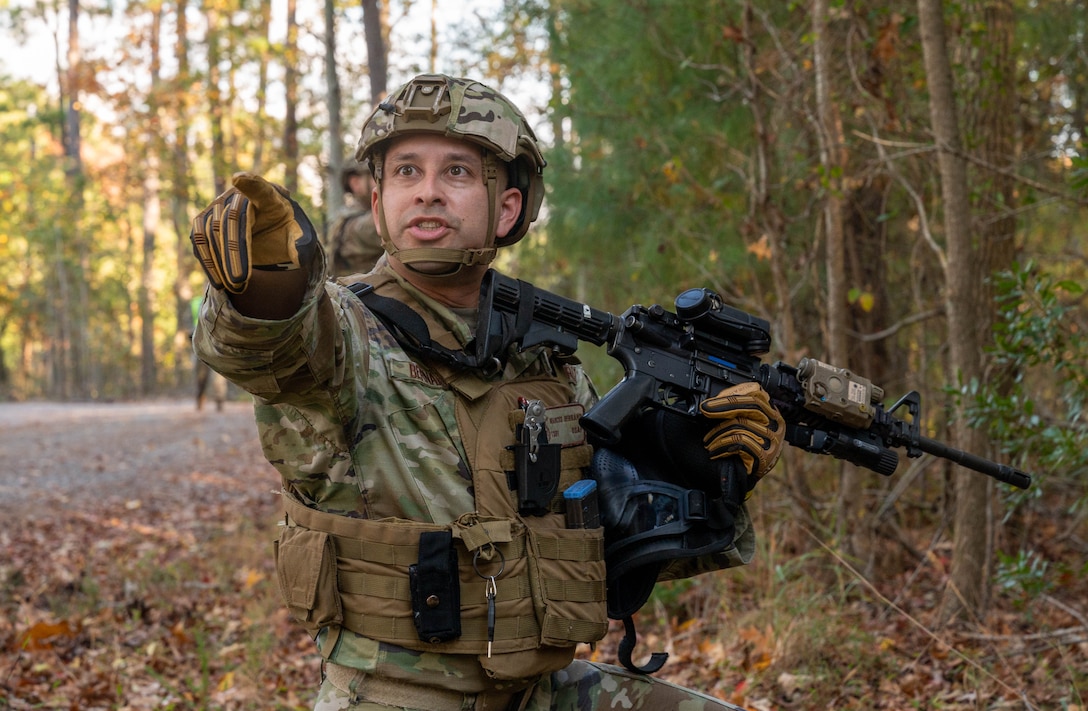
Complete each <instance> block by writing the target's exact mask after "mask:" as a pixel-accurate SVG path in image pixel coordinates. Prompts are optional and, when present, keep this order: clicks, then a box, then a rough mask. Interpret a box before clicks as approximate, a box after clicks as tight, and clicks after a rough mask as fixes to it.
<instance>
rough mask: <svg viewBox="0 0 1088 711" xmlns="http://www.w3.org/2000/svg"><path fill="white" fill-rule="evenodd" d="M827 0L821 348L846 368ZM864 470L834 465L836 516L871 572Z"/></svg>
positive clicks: (822, 66)
mask: <svg viewBox="0 0 1088 711" xmlns="http://www.w3.org/2000/svg"><path fill="white" fill-rule="evenodd" d="M827 6H828V0H813V3H812V36H813V59H814V62H813V65H814V68H815V72H814V73H815V78H816V113H817V117H818V124H817V131H816V134H817V140H818V143H819V146H820V165H821V167H822V168H823V173H824V180H825V186H824V193H825V197H824V205H823V217H824V220H823V222H824V237H825V242H826V252H825V262H824V264H825V272H826V279H827V354H826V358H827V360H828V362H830V363H834V364H835V365H837V366H839V367H841V368H850V362H849V347H848V344H847V342H846V325H847V318H848V316H849V313H848V310H847V284H846V247H845V238H844V235H843V217H842V213H843V174H844V171H845V169H846V159H845V156H844V155H843V146H844V145H845V141H844V140H843V136H842V121H841V119H840V117H839V113H838V110H837V107H836V106H835V104H834V102H833V101H832V93H831V41H830V37H829V27H828V18H827V14H828V13H827ZM865 476H866V475H865V474H864V473H862V472H861V471H860V470H859V468H858V467H856V466H854V465H852V464H849V463H846V462H843V463H842V464H841V465H840V474H839V495H838V497H837V498H838V505H837V508H838V516H837V518H838V521H839V528H840V531H839V535H840V537H841V539H842V541H843V543H844V545H845V547H846V551H847V553H848V554H849V555H850V556H851V557H853V558H855V559H857V560H859V561H861V564H862V568H863V571H864V572H865V574H866V575H868V574H869V573H870V572H871V567H872V560H871V555H870V549H871V546H870V545H869V542H868V536H867V534H866V532H865V531H863V530H858V523H859V522H860V521H864V520H865V519H866V516H865V503H866V502H865V499H864V497H862V496H859V495H858V494H859V492H860V491H861V490H862V488H863V487H864V485H865V481H864V479H865Z"/></svg>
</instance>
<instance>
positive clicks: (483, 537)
mask: <svg viewBox="0 0 1088 711" xmlns="http://www.w3.org/2000/svg"><path fill="white" fill-rule="evenodd" d="M283 502H284V507H285V510H286V512H287V516H288V525H289V526H297V527H300V528H305V529H309V530H314V531H321V532H325V533H327V534H329V535H330V537H331V538H332V542H333V546H332V548H333V550H335V555H336V568H337V588H338V591H337V594H338V595H339V597H340V602H341V604H342V607H343V622H342V626H343V627H344V628H345V629H347V630H350V631H352V632H356V633H358V634H361V635H363V636H365V637H369V638H371V639H376V640H380V641H386V642H392V643H394V644H397V645H400V646H402V647H406V648H409V649H416V650H421V651H434V652H442V653H455V654H477V655H479V654H483V653H484V652H485V651H486V648H487V638H488V635H487V605H486V604H485V601H486V599H487V598H486V593H485V587H484V586H485V583H486V579H485V578H483V577H480V575H479V574H478V573H477V569H476V568H474V567H473V553H472V552H471V551H472V549H470V548H468V547H467V546H466V545H465V544H466V541H472V543H473V544H477V543H480V542H481V541H483V542H484V543H483V544H482V545H480V546H477V550H480V551H481V555H480V557H479V559H478V560H477V568H478V569H479V573H482V574H484V575H492V574H497V573H498V572H499V569H500V568H502V574H501V575H496V578H497V585H496V600H495V604H496V621H495V634H494V643H493V654H496V655H498V654H502V653H504V652H522V651H526V650H531V649H535V648H537V647H539V646H540V644H541V641H542V639H543V640H548V641H549V643H551V644H557V640H565V641H566V645H569V646H573V644H575V643H576V642H579V641H594V640H596V639H600V638H601V637H602V636H603V635H604V633H605V631H606V630H607V621H605V622H603V623H600V622H596V621H587V620H584V619H577V615H575V616H573V618H570V617H568V616H565V615H564V614H563V611H564V610H567V609H570V606H571V605H574V606H576V607H577V606H578V605H580V604H585V603H590V604H599V603H601V602H603V600H604V599H605V595H606V588H605V585H604V582H603V576H602V579H601V580H593V581H577V580H574V581H572V580H565V579H562V578H560V577H557V576H553V575H551V574H549V573H548V571H555V570H556V569H557V566H559V567H574V568H582V567H584V566H587V565H596V564H600V565H603V556H604V551H603V542H602V541H601V540H600V538H589V537H586V536H584V535H578V534H579V533H581V532H579V531H574V532H572V533H573V536H574V537H569V536H571V535H572V533H568V532H562V531H561V530H559V531H560V535H558V536H556V535H550V534H553V533H555V531H546V532H544V533H543V534H542V535H534V533H533V532H530V531H529V530H528V529H527V528H526V526H525V525H524V524H523V523H521V522H519V521H517V520H512V519H511V520H494V519H491V520H486V519H476V518H475V517H474V516H472V515H470V516H465V517H462V518H461V519H459V520H458V521H456V522H454V523H453V524H451V525H450V526H449V527H444V526H436V525H432V524H423V523H417V522H413V521H406V520H401V519H385V520H380V521H375V520H368V519H356V518H348V517H345V516H338V515H335V514H329V513H325V512H321V511H317V510H314V509H311V508H309V507H307V506H305V505H303V504H302V503H300V502H299V501H298V500H297V499H295V498H294V496H292V495H291V494H289V493H287V492H284V494H283ZM446 528H449V529H451V530H452V531H453V535H454V537H455V539H458V540H460V541H461V544H458V546H457V550H458V561H459V564H458V568H459V580H460V587H461V590H460V594H461V601H462V606H461V628H462V633H461V636H460V637H459V638H458V639H456V640H452V641H449V642H442V643H437V644H435V643H429V642H424V641H421V640H420V639H419V635H418V633H417V631H416V628H415V624H414V622H413V619H412V606H411V597H410V592H409V578H408V566H409V565H412V564H414V563H416V562H417V560H418V556H419V551H418V545H417V543H418V540H419V534H420V533H422V532H425V531H435V530H443V529H446ZM534 547H535V549H536V552H535V553H532V552H531V549H532V548H534ZM488 549H493V550H494V551H496V552H497V553H501V556H500V555H498V554H493V555H492V558H491V560H484V556H483V551H486V550H488ZM500 559H501V560H502V561H504V562H500ZM531 559H533V560H531ZM534 581H535V584H534ZM553 610H554V611H553ZM541 620H542V621H543V624H542V623H541Z"/></svg>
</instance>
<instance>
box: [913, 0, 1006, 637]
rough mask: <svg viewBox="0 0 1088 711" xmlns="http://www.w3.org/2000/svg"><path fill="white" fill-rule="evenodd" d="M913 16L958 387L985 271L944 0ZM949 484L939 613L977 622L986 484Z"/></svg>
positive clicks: (974, 353) (972, 352) (970, 435)
mask: <svg viewBox="0 0 1088 711" xmlns="http://www.w3.org/2000/svg"><path fill="white" fill-rule="evenodd" d="M918 17H919V28H920V31H921V38H922V50H923V54H924V57H925V69H926V81H927V84H928V86H929V111H930V120H931V122H932V124H933V135H934V137H935V139H936V142H937V148H938V152H937V161H938V167H939V170H940V176H941V197H942V200H943V203H944V228H945V233H946V240H947V256H948V259H947V273H946V275H945V278H946V282H947V288H946V291H945V308H946V311H947V314H948V329H949V334H948V342H949V350H950V357H949V360H950V363H949V373H950V377H951V378H952V380H953V382H952V383H951V385H952V386H954V387H957V388H958V387H959V386H960V385H962V384H966V383H968V382H970V381H971V379H973V378H977V377H979V376H980V374H981V369H982V358H981V348H980V345H981V344H980V333H979V326H980V324H982V323H984V320H985V317H986V309H985V304H984V302H983V294H982V293H981V291H982V290H981V284H982V277H983V274H982V273H981V268H980V264H979V253H978V249H977V247H976V245H975V241H974V236H973V234H972V227H971V212H970V210H971V205H970V193H969V191H968V187H967V163H966V161H965V160H964V151H963V141H962V139H961V136H960V128H959V118H958V113H957V110H956V103H955V96H954V89H953V83H952V66H951V62H950V60H949V56H948V45H947V40H946V38H945V24H944V14H943V7H942V2H941V0H918ZM963 406H964V403H963V402H962V401H960V402H958V403H957V412H956V421H955V427H954V434H955V440H956V446H958V447H959V448H961V449H965V450H967V451H969V452H982V451H983V449H982V447H983V446H984V445H985V438H984V436H983V435H984V433H983V432H982V431H980V430H979V429H978V428H972V427H969V426H968V425H967V423H966V421H965V419H964V416H963V415H964V413H963ZM954 480H955V515H954V519H953V526H954V534H953V552H952V573H951V580H950V583H949V588H948V590H947V592H946V595H945V607H944V611H943V613H942V618H943V620H944V621H946V622H947V621H951V620H953V619H955V618H957V617H959V616H960V615H961V614H966V615H969V616H971V617H973V618H975V619H980V618H981V617H982V616H983V615H984V614H985V608H986V605H987V602H988V600H987V596H988V591H989V572H990V570H989V560H988V557H987V555H988V546H989V540H990V523H991V522H990V518H991V517H990V515H989V512H990V502H989V496H988V490H989V483H988V481H987V480H986V478H985V477H978V476H972V475H970V474H969V473H967V472H959V473H957V475H956V476H955V479H954Z"/></svg>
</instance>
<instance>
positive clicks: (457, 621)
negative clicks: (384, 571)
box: [408, 531, 461, 644]
mask: <svg viewBox="0 0 1088 711" xmlns="http://www.w3.org/2000/svg"><path fill="white" fill-rule="evenodd" d="M408 579H409V583H410V588H411V592H412V613H413V614H412V618H413V620H414V621H415V623H416V632H417V633H418V634H419V638H420V639H421V640H423V641H424V642H430V643H432V644H438V643H439V642H449V641H450V640H451V639H457V638H458V637H460V636H461V586H460V583H459V581H458V578H457V549H455V548H454V547H453V534H452V533H451V532H450V531H428V532H425V533H421V534H419V562H418V563H416V564H415V565H411V566H408Z"/></svg>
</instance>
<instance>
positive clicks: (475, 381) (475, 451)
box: [276, 277, 608, 680]
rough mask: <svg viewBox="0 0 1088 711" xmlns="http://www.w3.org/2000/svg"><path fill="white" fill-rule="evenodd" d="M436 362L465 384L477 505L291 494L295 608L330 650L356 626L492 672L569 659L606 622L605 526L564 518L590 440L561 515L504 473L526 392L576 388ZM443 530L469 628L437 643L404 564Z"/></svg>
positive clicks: (572, 464) (464, 417)
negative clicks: (341, 510)
mask: <svg viewBox="0 0 1088 711" xmlns="http://www.w3.org/2000/svg"><path fill="white" fill-rule="evenodd" d="M378 278H379V279H381V277H378ZM374 286H375V287H376V290H377V292H378V293H379V294H381V295H384V296H390V297H394V298H397V299H398V300H401V301H403V302H405V303H408V304H412V299H411V297H410V296H409V295H408V294H407V293H406V292H404V290H403V289H402V288H401V287H400V286H399V285H398V284H397V283H396V281H394V280H393V279H392V278H386V279H382V280H381V281H380V282H375V283H374ZM415 310H416V311H417V312H418V313H419V314H420V315H421V316H422V317H423V318H424V320H425V321H426V323H427V326H428V328H429V329H430V333H431V337H432V339H434V340H435V341H437V342H439V343H441V344H442V345H444V346H446V347H448V348H457V347H458V344H457V343H456V341H455V340H454V339H453V336H452V334H449V333H448V332H446V331H445V329H443V328H442V326H441V325H440V324H438V323H437V322H436V321H435V320H434V318H433V317H431V316H430V315H429V313H428V312H427V310H426V309H422V308H418V307H415ZM428 367H429V368H431V370H433V371H434V372H436V373H438V374H439V375H440V377H441V378H442V379H443V380H444V382H445V383H446V385H447V386H448V387H449V388H450V389H452V390H454V391H456V392H457V394H458V400H457V407H456V413H457V422H458V427H459V429H460V431H461V434H462V440H463V445H464V450H465V452H466V454H467V456H468V459H469V461H468V462H467V463H468V465H469V467H470V469H471V471H472V480H473V487H474V495H475V503H476V511H474V512H467V513H465V514H464V515H463V516H461V517H460V518H459V519H457V520H456V521H454V522H453V523H451V524H449V525H447V526H438V525H434V524H426V523H418V522H414V521H408V520H403V519H379V520H364V519H355V518H348V517H344V516H337V515H335V514H329V513H325V512H321V511H317V510H315V509H312V508H309V507H307V506H305V505H303V504H302V503H301V502H299V501H298V500H297V499H295V498H294V497H293V496H291V495H290V494H289V493H287V492H284V497H283V498H284V506H285V510H286V517H285V521H286V527H285V528H284V529H283V531H282V533H281V536H280V539H279V541H278V543H277V548H276V558H277V571H278V573H279V579H280V585H281V591H282V592H283V594H284V597H285V599H286V601H287V604H288V607H289V608H290V610H291V612H292V614H293V615H294V616H295V618H296V619H298V620H299V621H300V622H301V623H303V625H304V626H306V627H307V629H308V630H309V631H310V632H311V633H315V632H316V631H317V630H319V629H321V628H323V627H327V628H328V629H329V633H328V634H327V636H326V640H325V643H324V645H323V648H322V650H321V651H322V654H323V656H325V657H328V656H329V655H330V654H331V653H332V650H333V648H334V646H335V643H336V640H337V638H338V637H339V635H340V633H341V631H342V630H350V631H352V632H355V633H358V634H360V635H363V636H365V637H368V638H371V639H375V640H379V641H383V642H390V643H393V644H396V645H399V646H401V647H405V648H408V649H413V650H419V651H428V652H435V653H439V654H471V655H476V656H477V657H478V658H479V661H480V664H481V665H482V666H483V668H484V669H485V671H486V672H487V673H488V675H489V676H491V677H492V678H495V679H503V680H511V679H519V680H520V679H531V678H535V677H537V676H540V675H541V674H546V673H548V672H551V671H554V670H557V669H561V668H563V667H564V666H566V665H567V664H568V663H569V662H570V660H571V659H572V658H573V656H574V647H575V645H576V644H577V643H579V642H586V643H588V642H595V641H596V640H599V639H601V638H602V637H603V636H604V635H605V633H606V631H607V629H608V620H607V613H606V600H605V597H606V585H605V564H604V529H603V528H599V527H598V528H594V529H584V528H575V529H568V528H566V518H565V516H564V514H563V513H562V511H563V509H562V507H561V506H560V504H561V502H562V492H563V490H564V489H566V488H567V487H569V486H570V485H571V484H573V483H574V482H576V481H578V480H579V479H582V478H583V468H584V467H586V466H588V465H589V460H590V455H591V448H590V446H589V445H588V444H584V443H581V444H574V445H572V446H568V447H564V448H563V449H562V450H561V454H560V456H561V462H562V464H561V480H560V485H559V493H558V494H557V496H556V497H555V499H553V501H552V505H551V507H550V508H551V512H550V513H546V514H544V515H542V516H522V515H520V514H519V513H518V512H517V503H516V496H515V494H514V493H513V492H512V491H511V488H510V484H509V480H508V477H507V472H508V471H512V470H513V469H514V453H513V452H512V451H511V450H510V449H508V447H510V446H512V445H514V444H515V441H516V440H515V434H514V433H515V428H516V425H517V424H518V423H519V422H521V421H523V420H524V410H523V409H522V407H521V406H520V404H519V401H525V400H529V401H531V400H540V401H542V402H543V403H544V404H545V405H546V406H549V407H556V406H561V405H566V404H568V403H570V401H571V399H572V393H571V389H570V387H569V386H567V385H566V384H565V383H564V382H563V381H562V380H561V379H559V378H555V377H550V376H530V377H524V376H523V377H519V378H517V379H513V380H508V381H500V382H488V381H486V380H484V379H482V378H480V377H479V376H478V375H476V374H475V373H471V372H466V371H459V372H457V371H454V370H453V369H452V368H449V367H446V366H443V365H436V364H433V363H428ZM436 530H449V531H451V532H452V536H453V539H454V543H455V547H456V550H457V563H458V577H459V581H460V601H461V607H460V609H461V635H460V637H458V638H456V639H453V640H451V641H447V642H438V643H433V642H428V641H424V640H421V639H420V637H419V634H418V633H417V631H416V628H415V624H414V622H413V610H412V604H411V596H410V590H409V573H408V569H409V566H411V565H413V564H415V563H416V562H417V561H418V559H419V550H418V541H419V536H420V534H421V533H423V532H427V531H436ZM491 576H494V580H493V581H491V580H490V578H491ZM492 583H493V590H494V627H493V633H492V634H491V635H489V633H488V607H489V606H488V604H487V599H488V596H487V590H488V585H490V584H492ZM489 636H490V637H491V652H490V656H489V655H488V642H489Z"/></svg>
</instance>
